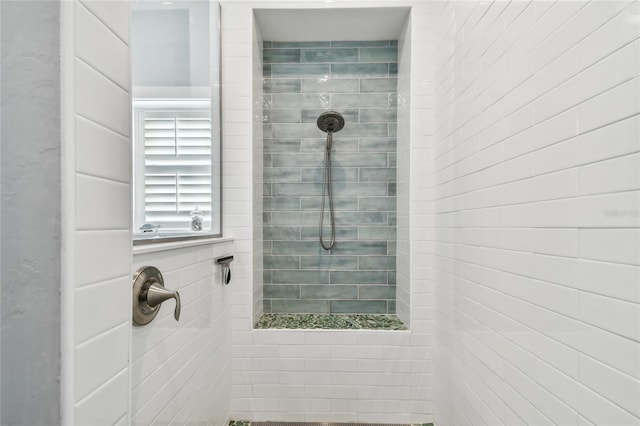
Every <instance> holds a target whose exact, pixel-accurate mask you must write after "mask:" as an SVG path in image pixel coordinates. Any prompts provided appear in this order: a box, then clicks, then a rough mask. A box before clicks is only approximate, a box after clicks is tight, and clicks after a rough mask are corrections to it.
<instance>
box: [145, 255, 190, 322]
mask: <svg viewBox="0 0 640 426" xmlns="http://www.w3.org/2000/svg"><path fill="white" fill-rule="evenodd" d="M169 299H175V300H176V307H175V310H174V311H173V317H174V318H175V319H176V321H178V320H179V319H180V294H179V293H178V292H177V291H170V290H167V289H165V288H164V279H163V278H162V273H160V271H159V270H158V268H155V267H153V266H143V267H142V268H140V269H138V270H137V271H136V273H135V274H133V323H134V324H135V325H145V324H149V323H150V322H151V321H153V319H154V318H155V317H156V315H158V311H159V310H160V305H161V304H162V302H165V301H167V300H169Z"/></svg>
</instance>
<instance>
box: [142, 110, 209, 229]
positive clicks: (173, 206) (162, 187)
mask: <svg viewBox="0 0 640 426" xmlns="http://www.w3.org/2000/svg"><path fill="white" fill-rule="evenodd" d="M173 104H174V105H175V102H173ZM187 105H188V106H186V107H185V108H171V109H167V108H151V107H149V108H138V110H137V117H136V122H137V126H138V129H137V132H136V133H137V135H138V137H139V139H140V141H139V143H138V153H139V156H140V157H142V158H140V159H138V161H137V164H138V166H142V167H141V168H143V170H144V175H143V176H141V174H140V173H137V174H136V175H137V178H138V179H139V180H141V182H140V183H139V184H138V185H136V187H137V189H138V192H139V193H138V194H137V198H138V199H137V202H136V207H137V208H142V210H143V213H142V214H140V212H138V214H137V218H138V220H137V222H140V221H142V222H143V223H152V224H154V225H161V227H162V228H169V229H172V228H173V229H176V228H178V229H190V223H191V218H190V215H189V213H190V212H191V211H193V210H196V209H199V210H202V211H203V212H204V222H205V223H204V224H205V227H208V226H209V224H210V223H211V210H212V203H211V194H212V186H211V160H212V152H211V149H212V144H211V119H210V112H209V110H208V109H197V108H194V107H193V102H189V103H188V104H187ZM140 151H142V152H140ZM140 192H141V193H140ZM140 225H141V224H137V226H138V227H139V226H140Z"/></svg>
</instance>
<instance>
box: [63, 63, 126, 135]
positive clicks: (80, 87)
mask: <svg viewBox="0 0 640 426" xmlns="http://www.w3.org/2000/svg"><path fill="white" fill-rule="evenodd" d="M74 70H75V79H76V92H75V108H76V113H77V114H79V115H81V116H82V117H85V118H87V119H89V120H92V121H95V122H96V123H99V124H101V125H102V126H104V127H107V128H108V129H110V130H112V131H114V132H116V133H118V134H120V135H122V136H124V137H128V136H129V133H130V132H131V113H130V110H131V106H130V101H129V93H128V92H127V91H126V90H124V89H122V88H121V87H119V86H117V85H116V84H114V83H113V82H111V81H110V80H108V79H107V78H106V77H104V76H103V75H102V74H100V72H99V71H97V70H95V69H93V68H90V67H89V66H88V65H86V64H84V63H83V62H81V61H79V60H76V61H75V66H74Z"/></svg>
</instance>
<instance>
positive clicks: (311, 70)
mask: <svg viewBox="0 0 640 426" xmlns="http://www.w3.org/2000/svg"><path fill="white" fill-rule="evenodd" d="M372 65H373V64H372ZM376 65H377V64H376ZM330 72H331V68H330V66H329V65H328V64H273V65H271V77H274V78H276V77H307V78H308V77H324V76H327V77H328V76H329V73H330Z"/></svg>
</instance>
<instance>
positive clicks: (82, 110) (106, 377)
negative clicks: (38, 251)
mask: <svg viewBox="0 0 640 426" xmlns="http://www.w3.org/2000/svg"><path fill="white" fill-rule="evenodd" d="M108 3H109V4H108V5H107V4H103V3H101V2H93V1H72V2H63V4H62V9H61V10H62V14H61V17H62V18H61V19H62V24H61V28H62V43H61V45H62V55H61V68H62V79H63V84H62V121H63V169H64V175H63V259H64V260H63V276H64V285H63V289H62V293H63V312H64V314H63V330H62V333H63V369H62V371H63V373H62V374H63V377H62V383H63V408H62V411H63V422H64V423H65V424H69V425H72V424H78V425H80V424H82V425H106V424H116V423H121V422H123V421H124V422H125V424H126V422H127V418H128V410H129V340H130V317H131V306H130V303H131V293H130V291H131V290H130V286H131V281H130V280H131V278H130V271H131V232H130V229H129V212H130V209H131V207H130V205H131V201H130V200H131V196H130V180H131V179H130V151H131V148H130V146H129V131H130V130H129V128H130V116H129V104H130V102H129V65H128V64H129V48H128V26H129V9H128V3H127V2H126V1H115V2H108Z"/></svg>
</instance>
